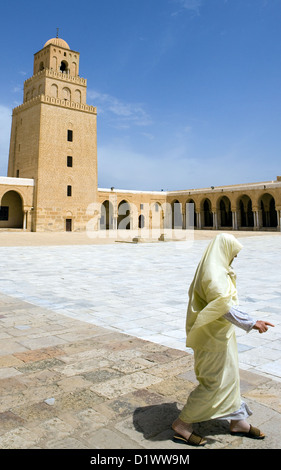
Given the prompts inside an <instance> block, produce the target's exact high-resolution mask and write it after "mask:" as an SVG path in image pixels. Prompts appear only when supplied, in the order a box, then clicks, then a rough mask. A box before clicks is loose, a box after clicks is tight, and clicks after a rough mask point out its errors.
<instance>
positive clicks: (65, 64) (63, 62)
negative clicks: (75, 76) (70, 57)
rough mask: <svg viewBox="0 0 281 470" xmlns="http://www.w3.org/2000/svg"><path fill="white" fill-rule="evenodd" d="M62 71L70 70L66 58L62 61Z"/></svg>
mask: <svg viewBox="0 0 281 470" xmlns="http://www.w3.org/2000/svg"><path fill="white" fill-rule="evenodd" d="M60 71H61V72H68V63H67V62H66V60H62V61H61V64H60Z"/></svg>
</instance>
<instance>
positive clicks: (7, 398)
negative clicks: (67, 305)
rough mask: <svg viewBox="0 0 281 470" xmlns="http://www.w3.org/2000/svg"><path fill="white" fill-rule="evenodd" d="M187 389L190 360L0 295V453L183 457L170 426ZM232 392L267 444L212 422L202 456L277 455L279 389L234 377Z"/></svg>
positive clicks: (204, 428)
mask: <svg viewBox="0 0 281 470" xmlns="http://www.w3.org/2000/svg"><path fill="white" fill-rule="evenodd" d="M195 385H196V380H195V377H194V373H193V356H192V354H190V353H189V352H186V351H183V350H181V349H175V348H171V347H168V346H165V345H160V344H156V343H154V342H151V341H147V340H143V339H140V338H137V337H135V336H130V335H128V334H124V333H121V332H117V331H112V330H111V329H108V328H104V327H102V326H98V325H94V324H89V323H86V322H84V321H81V320H78V319H74V318H70V317H68V316H65V315H61V314H60V313H57V312H54V311H52V310H49V309H47V308H44V307H41V306H37V305H34V304H31V303H29V302H25V301H23V300H20V299H17V298H15V297H11V296H9V295H6V294H0V396H1V400H0V449H81V450H82V449H91V451H94V450H95V449H96V450H97V449H135V450H136V451H141V450H146V451H149V450H150V451H151V449H158V450H163V452H164V451H166V452H167V451H171V450H172V451H175V452H176V451H177V450H178V449H180V451H182V449H183V447H182V445H180V444H176V443H174V442H173V440H172V437H173V431H172V430H171V423H172V421H173V420H174V419H175V418H176V417H177V415H178V413H179V410H180V409H181V407H182V406H183V404H184V403H185V400H186V398H187V395H188V393H189V392H190V391H191V390H192V389H193V387H194V386H195ZM241 389H242V394H243V396H244V398H245V399H246V401H247V402H248V404H249V405H250V407H251V408H252V410H253V416H252V417H251V419H250V421H251V422H252V423H253V424H254V425H256V426H260V427H261V428H262V430H263V431H264V432H265V433H266V434H267V437H266V438H265V440H263V441H255V440H251V439H247V438H242V437H236V436H231V435H230V434H229V432H228V426H227V423H226V422H225V421H218V420H214V421H210V422H206V423H201V424H200V425H198V426H197V429H196V430H197V431H199V432H201V433H203V434H204V435H205V436H206V437H207V439H208V443H207V445H206V447H205V448H207V449H208V448H209V449H278V448H280V440H279V431H280V426H281V416H280V413H281V405H280V403H281V402H280V398H281V389H280V382H277V381H275V380H273V379H271V378H269V377H265V376H262V375H258V374H256V373H253V372H249V371H245V370H241ZM200 452H201V451H200Z"/></svg>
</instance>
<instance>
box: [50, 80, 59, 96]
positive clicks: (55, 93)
mask: <svg viewBox="0 0 281 470" xmlns="http://www.w3.org/2000/svg"><path fill="white" fill-rule="evenodd" d="M51 96H52V97H53V98H57V97H58V86H57V85H55V84H54V83H53V84H52V85H51Z"/></svg>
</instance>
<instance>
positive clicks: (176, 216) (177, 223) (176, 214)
mask: <svg viewBox="0 0 281 470" xmlns="http://www.w3.org/2000/svg"><path fill="white" fill-rule="evenodd" d="M172 228H174V229H180V228H182V211H181V203H180V202H179V201H178V200H176V201H173V202H172Z"/></svg>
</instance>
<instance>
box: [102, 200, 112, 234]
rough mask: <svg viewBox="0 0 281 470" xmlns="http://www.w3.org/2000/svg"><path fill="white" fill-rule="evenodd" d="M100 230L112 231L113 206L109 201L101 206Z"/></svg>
mask: <svg viewBox="0 0 281 470" xmlns="http://www.w3.org/2000/svg"><path fill="white" fill-rule="evenodd" d="M100 229H101V230H112V229H113V204H112V203H111V202H110V201H104V202H103V203H102V205H101V218H100Z"/></svg>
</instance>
